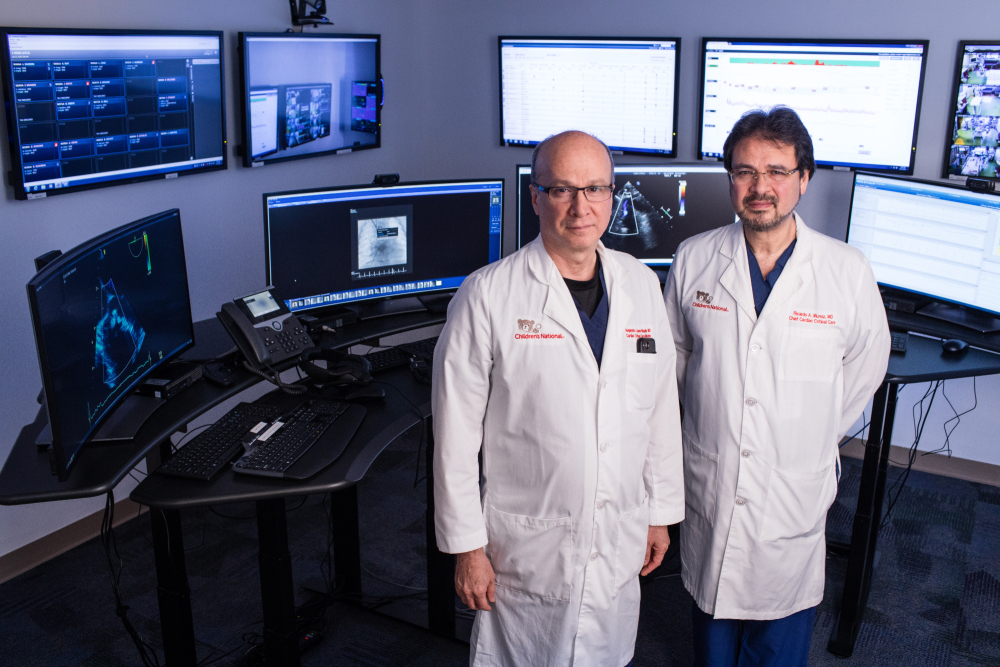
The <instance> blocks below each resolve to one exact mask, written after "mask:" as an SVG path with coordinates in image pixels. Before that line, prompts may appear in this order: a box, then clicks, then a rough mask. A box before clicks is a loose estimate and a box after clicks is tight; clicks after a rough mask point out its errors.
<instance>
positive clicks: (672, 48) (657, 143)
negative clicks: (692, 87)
mask: <svg viewBox="0 0 1000 667" xmlns="http://www.w3.org/2000/svg"><path fill="white" fill-rule="evenodd" d="M499 44H500V126H501V141H502V142H503V143H504V144H506V145H513V146H533V145H535V144H537V143H539V142H540V141H542V140H543V139H545V138H546V137H548V136H550V135H553V134H557V133H559V132H562V131H563V130H583V131H584V132H589V133H590V134H592V135H594V136H595V137H597V138H599V139H601V140H602V141H603V142H604V143H606V144H607V145H608V146H610V147H611V150H613V151H620V152H622V153H638V154H643V155H656V156H659V157H676V155H677V86H678V80H679V72H680V50H681V40H680V38H676V37H656V38H637V37H635V38H633V37H608V38H598V37H504V36H501V37H500V38H499Z"/></svg>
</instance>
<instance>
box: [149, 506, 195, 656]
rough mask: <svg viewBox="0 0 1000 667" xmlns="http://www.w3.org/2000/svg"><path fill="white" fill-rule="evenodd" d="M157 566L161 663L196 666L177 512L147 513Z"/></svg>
mask: <svg viewBox="0 0 1000 667" xmlns="http://www.w3.org/2000/svg"><path fill="white" fill-rule="evenodd" d="M149 516H150V520H151V522H152V524H153V558H154V560H155V562H156V599H157V602H158V603H159V607H160V632H161V633H162V635H163V657H164V662H165V663H166V664H167V665H170V666H171V667H177V666H178V665H192V666H193V665H196V664H197V663H198V658H197V655H196V653H195V645H194V621H193V620H192V618H191V590H190V589H189V588H188V580H187V571H186V569H185V567H184V540H183V536H182V535H181V514H180V512H179V511H178V510H159V509H150V510H149Z"/></svg>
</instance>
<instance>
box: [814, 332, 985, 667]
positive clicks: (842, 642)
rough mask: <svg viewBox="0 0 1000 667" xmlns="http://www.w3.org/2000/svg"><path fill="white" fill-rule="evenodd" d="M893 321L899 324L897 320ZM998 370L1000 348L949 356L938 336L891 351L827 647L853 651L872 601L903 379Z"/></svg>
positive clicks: (878, 393)
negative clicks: (902, 350)
mask: <svg viewBox="0 0 1000 667" xmlns="http://www.w3.org/2000/svg"><path fill="white" fill-rule="evenodd" d="M911 317H912V316H911ZM893 319H895V318H893ZM890 322H891V323H892V324H897V322H894V321H893V320H890ZM918 324H923V323H918ZM938 326H940V327H941V328H942V330H941V331H939V332H936V333H938V335H945V336H948V337H952V336H954V337H956V338H966V340H968V338H969V336H968V334H969V332H968V331H966V332H965V335H962V333H961V331H960V330H959V331H954V330H951V329H950V328H949V329H945V328H944V327H945V326H948V327H950V326H951V325H938ZM976 338H977V340H976V343H977V344H990V347H995V345H996V343H995V341H994V340H993V339H995V338H996V337H995V336H992V337H983V336H977V337H976ZM998 373H1000V354H994V353H993V352H984V351H983V350H977V349H974V348H969V349H968V350H966V351H965V352H964V353H963V354H962V355H961V356H951V355H947V356H946V355H942V353H941V342H940V341H938V340H934V339H930V338H923V337H919V336H910V337H909V340H908V342H907V349H906V353H905V354H895V353H894V354H892V355H891V356H890V357H889V369H888V371H887V372H886V377H885V381H883V383H882V386H880V387H879V388H878V391H876V392H875V397H874V399H873V401H872V416H871V425H870V427H869V430H868V441H867V442H866V443H865V458H864V462H863V464H862V468H861V489H860V491H859V493H858V508H857V510H856V511H855V514H854V527H853V529H852V533H851V545H850V554H849V557H848V561H847V575H846V577H845V579H844V599H843V602H842V604H841V608H840V616H839V617H838V619H837V623H836V624H835V625H834V627H833V633H832V634H831V636H830V641H829V643H828V644H827V650H828V651H830V652H831V653H834V654H836V655H840V656H843V657H850V656H851V654H852V653H853V652H854V644H855V642H856V641H857V638H858V630H859V629H860V627H861V618H862V616H863V614H864V611H865V606H866V605H867V604H868V592H869V589H870V587H871V577H872V568H873V566H874V561H875V546H876V542H877V541H878V533H879V524H880V523H881V522H882V501H883V499H884V497H885V479H886V474H887V472H888V469H889V448H890V446H891V444H892V426H893V421H894V419H895V415H896V392H897V390H898V388H899V385H901V384H911V383H914V382H931V381H934V380H952V379H956V378H965V377H973V376H978V375H995V374H998Z"/></svg>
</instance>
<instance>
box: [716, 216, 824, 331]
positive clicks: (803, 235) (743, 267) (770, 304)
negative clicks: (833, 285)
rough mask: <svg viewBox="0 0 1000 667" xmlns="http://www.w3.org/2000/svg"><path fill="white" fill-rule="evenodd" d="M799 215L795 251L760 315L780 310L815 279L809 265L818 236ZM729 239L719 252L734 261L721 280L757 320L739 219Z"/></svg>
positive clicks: (764, 315)
mask: <svg viewBox="0 0 1000 667" xmlns="http://www.w3.org/2000/svg"><path fill="white" fill-rule="evenodd" d="M793 215H794V216H795V239H796V241H795V250H793V251H792V256H791V257H789V258H788V263H787V264H785V268H784V269H782V271H781V278H780V279H779V280H778V282H777V283H775V285H774V289H773V290H771V294H770V296H768V298H767V303H766V304H764V310H762V311H761V313H760V316H761V317H766V316H767V315H768V314H769V313H771V312H773V311H774V310H776V309H778V308H779V307H780V306H781V305H782V304H783V303H784V302H785V301H787V300H788V299H789V298H790V297H791V296H792V295H793V294H795V292H796V291H797V290H798V289H799V288H800V287H802V286H803V285H804V284H806V283H807V282H809V281H811V280H812V272H811V271H809V265H810V262H811V260H812V255H813V246H814V237H813V235H814V234H815V232H813V231H812V230H811V229H809V227H807V226H806V224H805V223H804V222H803V221H802V218H801V217H800V216H799V214H798V213H794V214H793ZM727 231H728V233H729V234H728V238H726V240H725V241H724V242H723V243H722V245H721V247H720V248H719V252H720V253H721V254H722V255H724V256H726V257H729V258H730V259H731V260H732V262H731V263H730V264H729V266H728V267H727V268H726V270H725V272H723V274H722V277H721V278H719V282H720V283H722V286H723V287H724V288H726V291H727V292H729V293H730V294H731V295H732V297H733V298H734V299H736V303H737V304H739V306H740V308H742V309H743V311H744V312H745V313H746V314H747V315H748V316H749V317H750V318H751V319H753V320H755V321H756V320H757V311H756V309H755V308H754V302H753V286H752V285H751V283H750V260H749V258H748V257H747V244H746V240H745V237H744V236H743V223H742V222H738V223H736V224H733V225H731V226H730V227H729V228H728V230H727Z"/></svg>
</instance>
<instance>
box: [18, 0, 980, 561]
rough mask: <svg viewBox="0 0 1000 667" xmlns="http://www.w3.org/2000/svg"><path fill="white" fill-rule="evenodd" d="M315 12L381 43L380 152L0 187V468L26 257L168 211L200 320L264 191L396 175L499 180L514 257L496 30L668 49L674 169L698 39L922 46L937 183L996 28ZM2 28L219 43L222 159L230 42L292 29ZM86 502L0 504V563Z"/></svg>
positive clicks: (140, 7)
mask: <svg viewBox="0 0 1000 667" xmlns="http://www.w3.org/2000/svg"><path fill="white" fill-rule="evenodd" d="M330 6H331V9H330V17H331V19H332V20H333V21H334V22H335V23H336V25H335V26H334V28H332V29H331V28H324V30H326V31H342V32H354V33H363V32H367V33H381V35H382V39H383V45H382V72H383V74H384V75H385V79H386V106H385V109H384V113H383V124H384V134H383V139H382V146H383V147H382V148H380V149H376V150H370V151H363V152H360V153H356V154H352V155H344V156H328V157H322V158H313V159H309V160H303V161H300V162H293V163H287V164H279V165H272V166H267V167H263V168H260V169H253V170H250V169H244V168H243V167H242V166H239V165H238V164H237V163H238V160H237V159H236V158H235V157H234V156H233V153H232V152H230V160H231V164H230V167H229V169H228V170H227V171H224V172H215V173H211V174H204V175H198V176H189V177H185V176H182V177H180V178H178V179H176V180H172V181H166V182H163V181H156V182H151V183H142V184H137V185H126V186H119V187H114V188H107V189H101V190H93V191H89V192H84V193H77V194H69V195H61V196H57V197H52V198H49V199H46V200H41V201H32V202H20V201H14V200H13V196H12V194H11V190H10V189H9V188H4V190H3V200H2V201H0V226H2V232H0V233H2V235H3V236H2V238H3V242H2V243H0V266H2V267H3V269H4V272H3V279H2V281H0V306H2V312H3V313H4V318H3V320H2V324H0V333H2V340H3V342H4V345H3V346H2V348H0V377H2V381H0V417H2V419H0V461H2V460H4V459H5V458H6V455H7V453H8V452H9V450H10V447H11V446H12V444H13V442H14V439H15V438H16V436H17V433H18V431H19V429H20V427H21V425H22V424H24V423H26V422H28V421H30V420H31V418H32V417H33V416H34V414H35V411H36V409H37V405H36V404H35V396H36V395H37V394H38V391H39V388H40V381H39V375H38V368H37V363H36V359H35V352H34V344H33V340H32V334H31V325H30V322H29V320H28V309H27V303H26V299H25V295H24V285H25V283H26V282H27V281H28V280H29V279H30V278H31V275H32V273H33V271H32V264H31V258H33V257H35V256H37V255H39V254H41V253H43V252H45V251H47V250H50V249H52V248H61V249H64V250H65V249H68V248H70V247H71V246H73V245H75V244H76V243H79V242H81V241H83V240H85V239H88V238H90V237H92V236H94V235H96V234H98V233H100V232H103V231H106V230H108V229H110V228H112V227H115V226H117V225H120V224H122V223H125V222H128V221H130V220H134V219H137V218H139V217H141V216H144V215H147V214H150V213H154V212H156V211H160V210H163V209H167V208H171V207H175V206H176V207H179V208H180V209H181V213H182V219H183V221H184V232H185V237H186V238H185V241H186V243H185V245H186V247H187V253H188V271H189V273H190V282H191V297H192V300H193V307H194V315H195V318H196V319H202V318H207V317H211V316H212V315H213V314H214V313H215V311H216V309H217V307H218V305H219V304H220V303H222V302H223V301H225V300H228V299H230V298H232V297H233V296H234V295H237V294H241V293H246V292H248V291H250V290H251V289H254V288H257V287H260V286H262V285H263V283H264V272H263V252H262V247H263V246H262V243H263V233H262V229H263V225H262V211H261V193H263V192H265V191H274V190H283V189H291V188H303V187H319V186H324V185H335V184H350V183H363V182H368V181H370V180H371V177H372V175H373V174H375V173H382V172H399V173H400V174H401V175H402V177H403V178H404V179H407V180H411V179H412V180H416V179H431V178H461V177H495V176H502V177H504V178H505V179H506V180H507V184H508V191H507V195H506V200H505V205H506V214H505V222H506V224H507V232H508V233H507V236H506V239H505V241H506V245H505V247H506V248H507V249H508V250H509V249H510V248H512V246H513V241H514V237H513V221H514V190H513V188H512V187H511V186H512V185H514V176H515V173H514V165H515V164H517V163H523V162H527V161H528V159H529V156H530V151H529V149H527V148H503V147H501V146H500V145H499V108H498V106H499V105H498V81H497V80H498V63H497V43H496V37H497V35H499V34H527V35H530V34H536V35H653V36H679V37H681V38H682V40H683V48H682V51H681V81H680V85H681V99H680V108H679V124H678V135H679V148H680V150H679V159H680V161H692V160H694V158H695V143H696V141H697V119H696V116H697V110H698V99H697V95H698V77H699V76H700V74H699V73H700V67H699V62H698V60H699V58H698V55H699V49H700V39H701V37H702V36H734V37H735V36H748V37H752V36H758V37H863V38H914V39H918V38H919V39H923V38H926V39H930V40H931V47H930V57H929V62H928V65H927V83H926V87H925V90H924V96H923V109H922V113H921V123H920V133H919V141H918V146H919V148H918V151H917V167H916V175H917V176H920V177H924V178H936V177H937V176H938V174H939V171H940V164H941V160H942V155H943V150H944V143H945V129H946V128H945V125H946V122H947V121H946V116H947V111H948V100H947V98H948V96H949V94H950V90H951V84H952V69H953V66H954V60H955V53H956V45H957V42H958V40H959V39H990V38H995V37H996V34H994V33H995V27H996V22H995V21H978V22H967V21H943V20H942V14H941V11H940V7H941V5H939V4H932V3H930V2H926V1H922V2H913V1H912V0H911V1H907V2H903V1H879V0H866V1H863V2H862V1H860V0H847V1H842V2H836V3H827V4H823V5H820V4H818V3H808V4H804V3H801V2H793V1H791V0H772V1H771V2H768V3H763V4H761V3H757V4H753V3H750V4H748V3H746V2H742V1H735V0H703V1H702V2H697V3H695V2H678V1H667V0H664V1H658V2H652V1H645V2H643V1H637V0H631V1H629V0H622V1H619V2H614V3H611V2H599V1H597V0H590V1H588V2H581V1H577V2H566V1H563V2H556V1H550V2H537V1H531V0H507V1H505V2H482V1H475V0H440V1H438V2H431V1H429V0H409V1H407V0H373V1H370V2H364V3H346V2H334V3H330ZM995 7H996V5H995V2H992V1H988V0H967V2H965V3H963V4H962V9H961V12H962V13H963V15H965V16H973V17H975V16H994V15H995ZM2 21H3V22H4V23H6V24H7V25H20V26H46V27H86V28H102V27H103V28H159V29H222V30H225V31H226V38H227V50H226V54H225V57H226V63H227V71H226V89H227V98H226V103H227V116H228V138H229V148H230V151H232V148H233V146H235V144H237V143H238V142H239V132H238V128H239V124H238V121H237V113H238V105H237V104H236V103H235V94H236V87H235V83H236V82H237V81H238V79H237V78H236V76H235V72H236V66H237V64H236V62H235V56H236V49H235V41H236V33H237V31H239V30H253V31H281V30H284V29H285V28H286V27H288V25H289V19H288V4H287V2H285V0H241V1H239V2H237V1H233V0H230V1H228V2H227V1H223V0H215V1H214V2H205V1H204V0H159V1H158V2H142V3H137V2H135V1H134V0H90V1H87V2H78V3H72V2H66V1H63V2H55V1H52V0H36V1H35V2H30V3H11V2H8V3H5V5H4V12H3V18H2ZM3 136H6V134H5V133H4V135H3ZM4 144H6V142H5V141H4ZM0 152H2V158H0V161H2V167H3V170H4V171H6V170H8V169H9V168H10V160H9V157H8V153H7V147H6V145H4V146H2V147H0ZM622 161H623V162H626V161H633V162H634V161H636V160H635V159H633V158H622ZM850 187H851V176H850V174H845V173H835V172H831V171H828V170H822V171H820V172H818V173H817V175H816V177H815V179H814V181H813V182H812V184H811V185H810V187H809V192H808V193H807V195H806V197H805V199H804V200H803V202H802V204H801V206H800V209H799V210H800V212H801V213H802V215H803V216H804V218H805V219H806V221H807V222H809V223H810V224H811V225H812V226H813V227H815V228H817V229H819V230H821V231H824V232H826V233H828V234H830V235H832V236H835V237H838V238H843V235H844V229H845V224H846V217H847V208H848V203H849V197H850ZM983 386H984V385H983V384H982V383H981V384H980V394H981V396H980V398H981V399H982V398H983V396H982V394H983ZM126 481H127V482H128V479H126ZM132 484H134V483H133V482H129V485H128V486H126V485H124V484H123V487H122V488H120V489H119V496H121V495H125V494H127V490H128V489H129V488H131V485H132ZM99 507H100V500H99V499H91V500H87V501H72V502H59V503H48V504H42V505H35V506H27V507H14V508H6V507H0V554H4V553H7V552H9V551H11V550H13V549H15V548H17V547H19V546H21V545H24V544H26V543H28V542H30V541H32V540H35V539H37V538H39V537H41V536H42V535H44V534H46V533H48V532H51V531H52V530H55V529H56V528H59V527H60V526H63V525H65V524H67V523H69V522H71V521H74V520H76V519H78V518H80V517H81V516H83V515H85V514H87V513H89V512H93V511H96V510H97V509H99Z"/></svg>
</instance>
